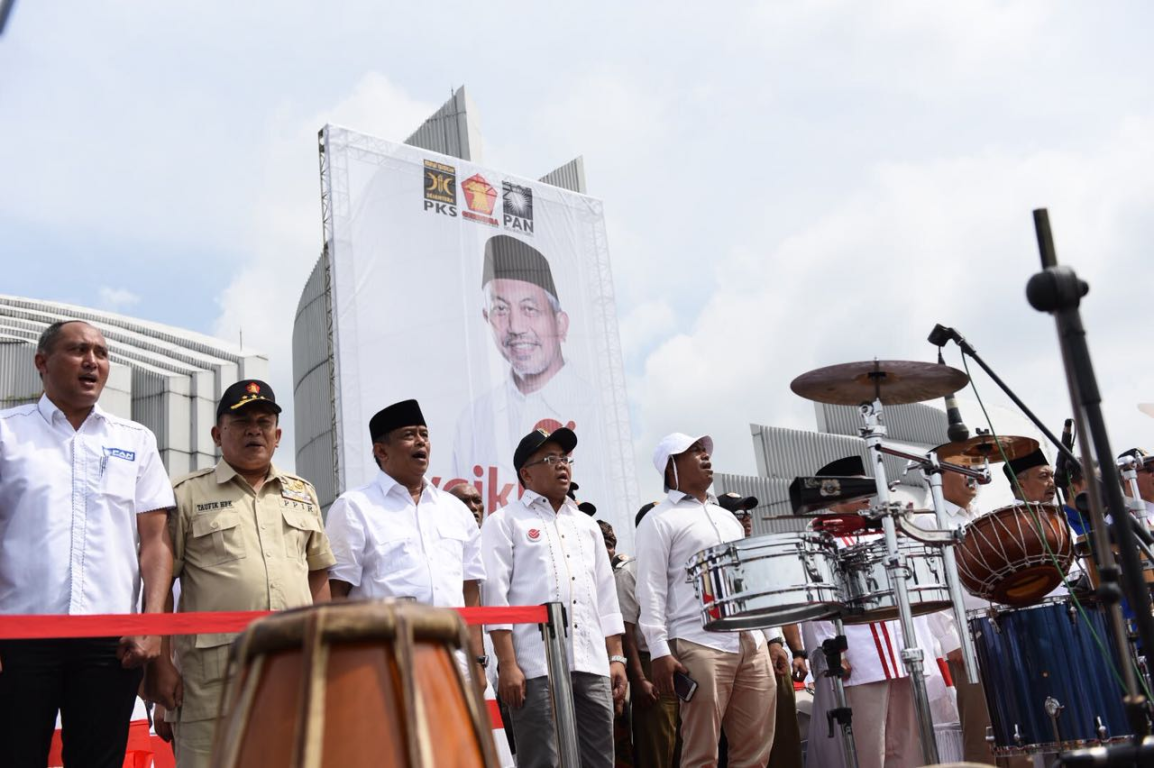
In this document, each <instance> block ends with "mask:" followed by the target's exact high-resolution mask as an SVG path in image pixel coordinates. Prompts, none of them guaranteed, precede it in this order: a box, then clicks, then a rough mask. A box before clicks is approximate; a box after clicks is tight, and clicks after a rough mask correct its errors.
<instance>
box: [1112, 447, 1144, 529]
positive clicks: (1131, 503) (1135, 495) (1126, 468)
mask: <svg viewBox="0 0 1154 768" xmlns="http://www.w3.org/2000/svg"><path fill="white" fill-rule="evenodd" d="M1141 465H1142V462H1140V461H1139V460H1138V459H1136V458H1134V457H1133V456H1123V457H1121V458H1120V459H1118V470H1119V471H1120V472H1121V473H1122V480H1124V481H1125V482H1126V485H1127V487H1129V489H1130V493H1129V498H1128V499H1127V500H1126V508H1127V509H1129V510H1130V514H1131V515H1133V516H1134V519H1135V520H1137V521H1138V522H1139V523H1141V524H1142V527H1143V528H1145V529H1146V530H1150V525H1149V524H1148V523H1147V522H1146V504H1145V503H1144V502H1143V501H1142V492H1141V491H1140V490H1138V469H1139V467H1140V466H1141Z"/></svg>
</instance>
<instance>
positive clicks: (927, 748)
mask: <svg viewBox="0 0 1154 768" xmlns="http://www.w3.org/2000/svg"><path fill="white" fill-rule="evenodd" d="M879 388H880V382H879ZM860 411H861V415H862V418H863V419H864V420H865V427H864V428H863V429H862V430H861V435H862V437H863V438H864V439H865V442H866V446H867V447H868V449H869V457H870V462H871V463H872V464H873V468H874V473H873V474H874V483H875V484H876V485H877V499H878V507H879V508H880V510H881V518H882V530H883V531H884V533H885V541H886V574H887V575H888V576H889V580H890V586H892V587H893V590H894V595H895V596H896V597H897V601H898V616H899V618H900V620H901V627H902V662H903V663H904V664H905V667H906V672H907V674H908V675H909V678H910V687H911V688H912V689H913V694H914V712H915V713H916V715H917V721H918V733H919V735H920V736H921V742H922V760H923V763H925V764H926V765H933V764H935V763H937V762H938V745H937V742H936V741H935V740H934V720H933V716H932V714H931V713H930V697H929V694H928V693H927V692H926V676H925V667H924V665H923V663H922V659H923V653H922V649H921V648H919V647H918V644H917V632H916V631H915V630H914V616H913V611H912V610H911V609H910V593H909V585H908V584H907V583H906V580H907V579H908V577H909V569H908V567H907V566H906V563H905V557H904V556H903V555H902V554H901V553H900V552H899V550H898V534H897V526H896V525H895V523H894V516H895V515H896V514H897V513H898V511H899V510H895V508H894V505H891V504H890V488H889V484H888V483H887V481H886V469H885V465H884V464H883V463H882V452H881V450H880V448H881V444H882V438H883V437H884V436H885V433H886V428H885V427H884V426H883V425H882V423H881V413H882V401H881V397H880V395H879V396H878V397H876V398H875V399H874V401H873V402H872V403H862V405H861V407H860Z"/></svg>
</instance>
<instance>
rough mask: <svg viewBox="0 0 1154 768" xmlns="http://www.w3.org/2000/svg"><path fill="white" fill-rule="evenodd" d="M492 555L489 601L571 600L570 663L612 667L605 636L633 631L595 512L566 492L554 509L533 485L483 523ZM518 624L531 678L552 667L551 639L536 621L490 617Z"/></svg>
mask: <svg viewBox="0 0 1154 768" xmlns="http://www.w3.org/2000/svg"><path fill="white" fill-rule="evenodd" d="M481 541H482V545H483V551H484V557H485V573H486V576H487V578H486V581H485V605H487V606H501V607H504V606H509V605H542V604H543V603H551V602H558V603H561V604H562V605H564V606H565V611H566V616H567V617H568V621H569V636H568V641H569V642H568V655H569V668H570V670H572V671H574V672H587V673H589V674H594V675H605V676H608V675H609V656H608V654H607V653H606V650H605V638H606V637H610V636H612V635H620V634H621V633H622V632H624V631H625V625H624V624H623V623H622V621H621V611H620V609H619V607H618V604H617V586H616V583H615V582H614V579H613V567H612V566H611V565H610V564H609V553H608V552H607V551H606V550H605V538H604V537H603V536H602V535H601V529H600V528H599V527H598V526H597V523H596V522H594V521H593V519H592V518H591V517H589V516H588V515H586V514H585V513H584V512H582V511H580V510H579V509H577V504H576V503H574V501H573V500H572V499H566V500H565V503H564V504H563V505H562V506H561V509H560V510H558V511H556V512H554V511H553V505H552V504H550V503H549V501H548V499H546V498H544V497H543V496H539V495H537V494H536V493H534V492H533V491H525V494H524V495H523V496H522V497H521V499H520V500H519V501H515V502H513V503H512V504H510V505H509V506H507V507H502V508H501V509H499V510H497V511H496V512H494V513H493V514H491V515H489V517H487V518H486V519H485V523H484V525H482V527H481ZM485 629H486V630H487V631H489V632H493V631H495V630H509V629H511V630H512V631H513V650H514V652H515V653H516V654H517V665H518V666H519V667H520V668H521V671H522V672H524V674H525V677H526V678H534V677H541V676H542V675H544V674H546V664H545V646H544V643H543V641H542V640H541V632H540V630H539V629H538V628H537V626H536V625H534V624H517V625H516V626H513V625H511V624H496V625H492V624H490V625H488V626H486V627H485Z"/></svg>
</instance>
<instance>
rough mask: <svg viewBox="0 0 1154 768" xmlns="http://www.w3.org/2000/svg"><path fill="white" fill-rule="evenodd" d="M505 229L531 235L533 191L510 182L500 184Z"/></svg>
mask: <svg viewBox="0 0 1154 768" xmlns="http://www.w3.org/2000/svg"><path fill="white" fill-rule="evenodd" d="M501 201H502V202H503V203H504V210H505V217H504V218H505V227H506V229H513V230H516V231H518V232H523V233H524V234H526V235H531V234H533V189H532V188H531V187H523V186H521V185H520V184H513V183H512V182H508V181H502V182H501Z"/></svg>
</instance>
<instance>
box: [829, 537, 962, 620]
mask: <svg viewBox="0 0 1154 768" xmlns="http://www.w3.org/2000/svg"><path fill="white" fill-rule="evenodd" d="M898 552H899V554H900V555H901V556H902V557H903V558H904V560H905V563H906V568H907V569H908V572H909V574H910V577H909V580H908V581H907V582H906V583H907V584H908V590H909V594H910V608H911V609H912V612H913V615H914V616H922V615H924V614H927V613H937V612H938V611H944V610H948V609H949V608H950V606H951V605H952V603H951V602H950V590H949V588H948V587H947V586H946V566H945V561H944V560H943V558H942V553H941V550H940V549H936V548H933V547H929V546H926V545H925V544H922V543H920V542H917V541H913V540H911V539H899V540H898ZM839 560H840V561H841V562H840V564H841V572H842V575H843V577H844V578H845V582H846V592H847V598H846V613H845V614H843V615H842V619H843V620H844V621H845V623H846V624H865V623H868V622H872V621H890V620H892V619H896V618H898V600H897V595H896V594H895V593H894V590H893V587H891V586H890V578H889V573H888V572H887V571H886V543H885V540H884V539H878V540H876V541H871V542H869V543H865V544H854V545H853V546H849V547H846V548H845V549H842V550H841V551H840V553H839Z"/></svg>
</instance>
